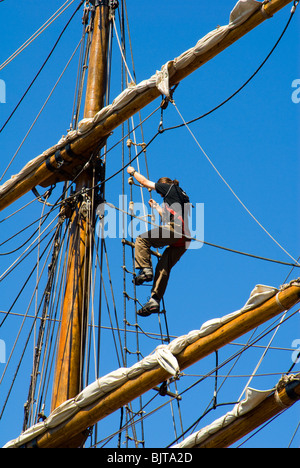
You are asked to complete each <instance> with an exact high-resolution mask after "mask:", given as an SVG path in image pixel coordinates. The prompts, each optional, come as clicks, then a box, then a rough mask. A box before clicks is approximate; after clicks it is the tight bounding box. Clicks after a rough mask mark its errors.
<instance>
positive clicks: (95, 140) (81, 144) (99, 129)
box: [0, 0, 292, 210]
mask: <svg viewBox="0 0 300 468" xmlns="http://www.w3.org/2000/svg"><path fill="white" fill-rule="evenodd" d="M290 3H292V0H270V1H269V2H268V3H266V4H265V5H262V9H259V10H258V11H257V12H256V13H254V14H253V15H252V16H250V18H248V19H247V20H246V21H245V22H244V23H243V24H241V25H240V26H238V27H236V28H235V29H232V30H231V31H230V32H229V33H228V34H227V35H226V36H225V37H224V38H223V39H221V40H220V42H218V43H217V44H216V45H214V46H213V47H212V48H211V49H210V50H209V51H208V52H204V53H201V54H198V55H197V56H196V57H194V59H193V60H192V61H191V62H190V63H188V64H187V65H186V66H184V67H183V68H182V69H181V70H173V69H172V62H170V66H169V68H170V85H171V86H172V85H174V84H177V83H179V82H180V81H181V80H182V79H184V78H185V77H187V76H188V75H190V74H191V73H193V72H194V71H195V70H197V69H198V68H200V67H201V66H202V65H204V64H205V63H206V62H208V61H210V60H211V59H212V58H214V57H215V56H217V55H218V54H219V53H221V52H222V51H223V50H225V49H226V48H228V47H230V46H231V45H232V44H233V43H234V42H236V41H238V40H239V39H240V38H241V37H243V36H244V35H245V34H247V33H248V32H249V31H251V30H253V29H254V28H256V27H257V26H259V25H260V24H261V23H263V22H264V21H266V20H267V19H268V18H271V17H272V16H273V15H274V14H275V13H277V12H278V11H279V10H281V9H282V8H284V7H285V6H287V5H288V4H290ZM159 95H160V92H159V91H158V89H157V88H156V87H155V88H150V89H149V90H147V91H146V92H144V93H142V94H141V95H138V96H137V97H135V98H134V99H133V100H132V101H131V102H129V103H128V104H127V105H126V106H125V107H124V109H120V110H118V111H117V112H115V113H113V114H112V115H110V116H109V117H107V118H106V119H105V121H104V123H101V124H99V125H97V126H96V127H95V128H94V129H93V130H92V131H91V132H90V133H89V134H88V135H87V136H82V137H80V138H78V139H77V140H76V141H74V142H73V143H72V145H71V148H70V149H71V151H72V157H71V156H70V154H68V153H70V149H69V151H67V150H66V149H62V151H61V152H60V158H62V160H64V161H66V162H68V163H70V162H72V167H73V165H74V164H75V166H76V164H77V165H80V164H82V160H80V159H78V160H76V156H77V157H78V158H80V157H82V155H89V154H90V153H91V152H92V151H93V150H94V149H95V148H96V147H98V146H99V143H100V142H101V140H102V139H105V138H106V137H107V136H108V135H109V134H110V133H111V132H112V131H113V130H114V129H115V128H117V127H118V126H120V125H121V124H122V123H123V122H124V121H126V120H127V119H128V118H130V117H131V116H133V115H134V114H135V113H136V112H138V111H139V110H141V109H142V108H143V107H145V106H147V105H148V104H149V103H151V102H152V101H154V100H155V99H156V98H157V97H158V96H159ZM48 163H49V164H50V166H51V167H52V168H55V167H58V164H57V161H56V159H55V154H54V151H53V156H51V157H50V159H49V161H48ZM69 167H70V166H69ZM50 175H51V171H50V170H49V168H48V165H47V164H46V162H43V163H41V165H40V166H39V167H38V169H36V170H35V172H34V174H29V175H28V176H26V178H24V180H21V181H19V182H18V183H17V184H13V185H12V186H10V183H9V184H8V185H6V188H5V191H4V192H3V193H2V195H1V197H0V210H3V209H4V208H5V207H7V206H9V205H10V204H11V203H13V202H14V201H15V200H17V199H18V198H20V197H21V196H22V195H24V194H25V193H27V192H28V191H30V190H31V189H32V188H34V187H35V186H36V185H43V182H44V181H47V179H48V178H49V177H50ZM12 183H13V182H12Z"/></svg>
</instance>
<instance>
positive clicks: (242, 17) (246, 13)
mask: <svg viewBox="0 0 300 468" xmlns="http://www.w3.org/2000/svg"><path fill="white" fill-rule="evenodd" d="M263 3H264V2H258V1H256V0H239V1H238V3H237V4H236V6H235V7H234V9H233V10H232V12H231V14H230V21H229V24H228V25H226V26H219V27H218V28H216V29H214V30H213V31H212V32H210V33H209V34H207V35H206V36H205V37H203V38H202V39H200V40H199V41H198V43H197V44H196V45H195V47H192V48H191V49H189V50H188V51H186V52H184V53H183V54H182V55H180V56H179V57H177V58H175V59H174V60H172V61H171V62H168V63H167V64H165V65H163V67H162V69H161V71H158V72H156V74H155V75H153V76H152V77H151V78H149V79H148V80H145V81H142V82H141V83H139V84H134V83H132V84H130V85H129V87H128V88H127V89H125V90H124V91H123V92H122V93H121V94H120V95H119V96H118V97H117V98H116V99H115V100H114V101H113V102H112V104H110V105H109V106H107V107H104V108H103V109H101V110H100V111H99V112H98V113H97V114H96V115H95V116H94V117H93V118H89V119H82V120H81V121H80V122H79V126H78V130H74V131H70V132H69V133H68V134H67V135H66V136H63V137H62V138H61V139H60V141H59V142H58V143H57V144H56V145H55V146H53V147H52V148H49V149H48V150H47V151H45V152H44V153H42V154H41V155H39V156H37V157H36V158H35V159H33V160H31V161H29V162H28V164H27V165H26V166H25V167H24V168H23V169H22V170H21V171H20V172H19V173H18V174H17V175H15V176H12V177H11V179H9V180H8V181H7V182H5V183H4V184H3V185H2V186H0V198H1V196H2V195H4V194H5V193H7V192H8V191H9V190H12V189H13V187H14V186H15V185H16V184H17V183H19V182H20V181H22V180H24V179H25V178H27V177H28V176H29V175H30V174H32V173H33V172H35V171H36V170H37V168H38V167H39V166H40V165H41V164H42V163H43V162H45V160H46V159H47V158H48V157H49V156H51V155H53V154H54V153H55V152H56V151H58V150H61V149H63V148H64V147H65V146H66V145H67V144H72V143H73V142H74V141H76V140H77V139H79V138H81V137H83V136H85V135H87V134H88V133H90V132H91V131H92V130H93V128H95V127H96V126H99V125H101V124H102V123H103V122H104V121H105V119H107V117H109V116H110V115H112V114H114V113H116V112H118V111H120V110H121V109H122V108H124V107H125V106H126V105H127V104H128V103H129V102H131V101H133V100H134V99H135V98H136V97H137V96H139V95H141V94H142V93H144V92H146V91H148V90H149V89H151V88H154V87H157V88H158V89H159V91H160V92H161V93H162V94H164V95H166V96H167V97H169V93H170V91H169V72H168V65H169V64H170V63H172V66H173V72H174V71H175V70H180V69H181V68H184V67H186V66H187V65H188V64H189V63H191V62H192V61H193V60H194V58H195V57H196V56H199V55H202V54H204V53H206V52H208V51H209V50H210V49H211V48H212V47H214V46H215V45H216V44H217V43H219V42H220V41H221V40H222V39H223V38H224V37H225V36H226V35H227V34H228V32H230V31H231V30H232V29H234V28H237V27H238V26H240V25H241V24H243V23H244V22H245V21H246V20H247V19H248V18H249V17H250V16H251V15H252V14H253V13H255V12H256V11H257V10H259V9H261V7H262V5H263Z"/></svg>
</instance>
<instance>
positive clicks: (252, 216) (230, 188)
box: [173, 102, 300, 267]
mask: <svg viewBox="0 0 300 468" xmlns="http://www.w3.org/2000/svg"><path fill="white" fill-rule="evenodd" d="M173 104H174V106H175V109H176V110H177V112H178V114H179V116H180V118H181V119H182V121H183V122H184V125H185V126H186V128H187V130H188V131H189V133H190V134H191V136H192V138H193V139H194V141H195V142H196V144H197V146H198V147H199V149H200V150H201V151H202V153H203V154H204V156H205V157H206V159H207V160H208V162H209V163H210V165H211V166H212V167H213V169H214V170H215V171H216V173H217V174H218V176H219V177H220V178H221V179H222V181H223V182H224V184H225V185H226V186H227V187H228V188H229V190H230V191H231V193H232V194H233V195H234V197H235V198H236V199H237V201H238V202H239V203H240V204H241V205H242V207H243V208H244V209H245V210H246V211H247V213H248V214H249V215H250V216H251V218H252V219H253V220H254V221H255V222H256V223H257V224H258V225H259V226H260V227H261V228H262V229H263V231H265V233H266V234H267V235H268V236H269V237H270V238H271V239H272V240H273V241H274V242H275V244H277V246H278V247H279V248H280V249H281V250H282V251H283V252H284V253H286V254H287V256H288V257H290V258H291V259H292V260H293V261H294V262H295V265H296V266H298V267H300V264H299V263H298V262H297V260H296V259H295V258H294V257H293V256H292V255H291V254H290V253H289V252H288V251H287V250H286V249H285V248H284V247H283V246H282V245H281V244H280V243H279V242H278V241H277V240H276V239H275V238H274V237H273V236H272V235H271V234H270V233H269V231H267V229H266V228H265V227H264V226H263V225H262V224H261V223H260V222H259V221H258V219H257V218H256V217H255V216H254V214H253V213H252V212H251V211H250V210H249V209H248V208H247V207H246V205H245V204H244V203H243V202H242V200H241V199H240V198H239V196H238V195H237V194H236V192H235V191H234V190H233V188H232V187H231V186H230V185H229V183H228V182H227V181H226V180H225V179H224V177H223V176H222V174H221V173H220V172H219V170H218V169H217V168H216V166H215V165H214V163H213V162H212V160H211V159H210V157H209V156H208V155H207V153H206V152H205V150H204V149H203V148H202V146H201V145H200V143H199V141H198V140H197V138H196V136H195V135H194V133H193V132H192V130H191V129H190V128H189V126H188V124H187V123H186V122H185V120H184V118H183V116H182V114H181V113H180V111H179V109H178V107H177V106H176V104H175V102H173Z"/></svg>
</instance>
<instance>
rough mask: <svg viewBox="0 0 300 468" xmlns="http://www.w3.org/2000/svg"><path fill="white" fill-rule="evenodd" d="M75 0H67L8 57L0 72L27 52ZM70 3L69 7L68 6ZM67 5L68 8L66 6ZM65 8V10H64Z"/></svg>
mask: <svg viewBox="0 0 300 468" xmlns="http://www.w3.org/2000/svg"><path fill="white" fill-rule="evenodd" d="M1 1H3V0H1ZM74 1H75V0H71V3H69V2H70V0H67V1H66V2H65V3H64V4H63V5H61V7H59V9H58V10H57V11H56V12H55V13H53V15H52V16H51V17H50V18H49V19H48V20H47V21H46V22H45V23H44V24H43V25H42V26H41V27H40V28H39V29H38V30H37V31H36V32H35V33H34V34H33V35H32V36H31V37H30V38H29V39H27V41H25V42H24V44H22V45H21V46H20V47H19V48H18V49H17V50H16V51H15V52H14V53H13V54H12V55H11V56H10V57H8V58H7V59H6V60H5V61H4V62H3V63H2V64H1V65H0V71H1V70H3V69H4V68H5V67H6V66H7V65H8V64H9V63H10V62H11V61H12V60H13V59H15V58H16V57H17V56H18V55H19V54H20V53H21V52H23V50H25V49H26V48H27V47H28V46H29V45H30V44H31V43H32V42H33V41H34V40H35V39H37V38H38V37H39V36H40V35H41V34H42V33H43V32H44V31H45V30H46V29H47V28H48V27H49V26H50V25H51V24H52V23H53V22H54V21H55V20H56V19H57V18H59V17H60V15H61V14H62V13H64V12H65V11H66V10H67V9H68V8H69V6H71V5H72V3H74ZM67 3H69V5H67ZM66 5H67V6H66ZM64 7H65V8H64Z"/></svg>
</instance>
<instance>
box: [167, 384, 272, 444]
mask: <svg viewBox="0 0 300 468" xmlns="http://www.w3.org/2000/svg"><path fill="white" fill-rule="evenodd" d="M274 390H275V388H272V389H271V390H264V391H260V390H255V389H253V388H247V390H246V396H245V399H244V400H242V401H241V402H240V403H238V404H236V405H235V407H234V408H233V410H232V411H229V412H228V413H227V414H225V416H222V417H221V418H219V419H217V420H216V421H214V422H213V423H212V424H210V425H209V426H206V427H204V428H203V429H201V430H200V431H198V432H195V433H194V434H191V435H190V436H189V437H187V438H186V439H185V440H184V441H183V442H181V443H180V444H176V445H173V446H172V448H176V449H188V448H193V447H196V446H197V445H200V444H201V443H204V442H205V440H206V439H208V438H209V437H210V436H211V435H213V434H215V433H217V432H218V431H220V430H221V429H223V428H224V427H226V426H229V424H231V423H233V422H234V421H235V420H236V419H238V418H239V417H241V416H243V415H244V414H246V413H248V412H249V411H251V410H252V409H254V408H256V407H257V406H258V405H259V404H260V403H262V402H263V401H264V400H265V399H266V398H267V397H268V396H269V395H270V394H271V393H273V392H274Z"/></svg>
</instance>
